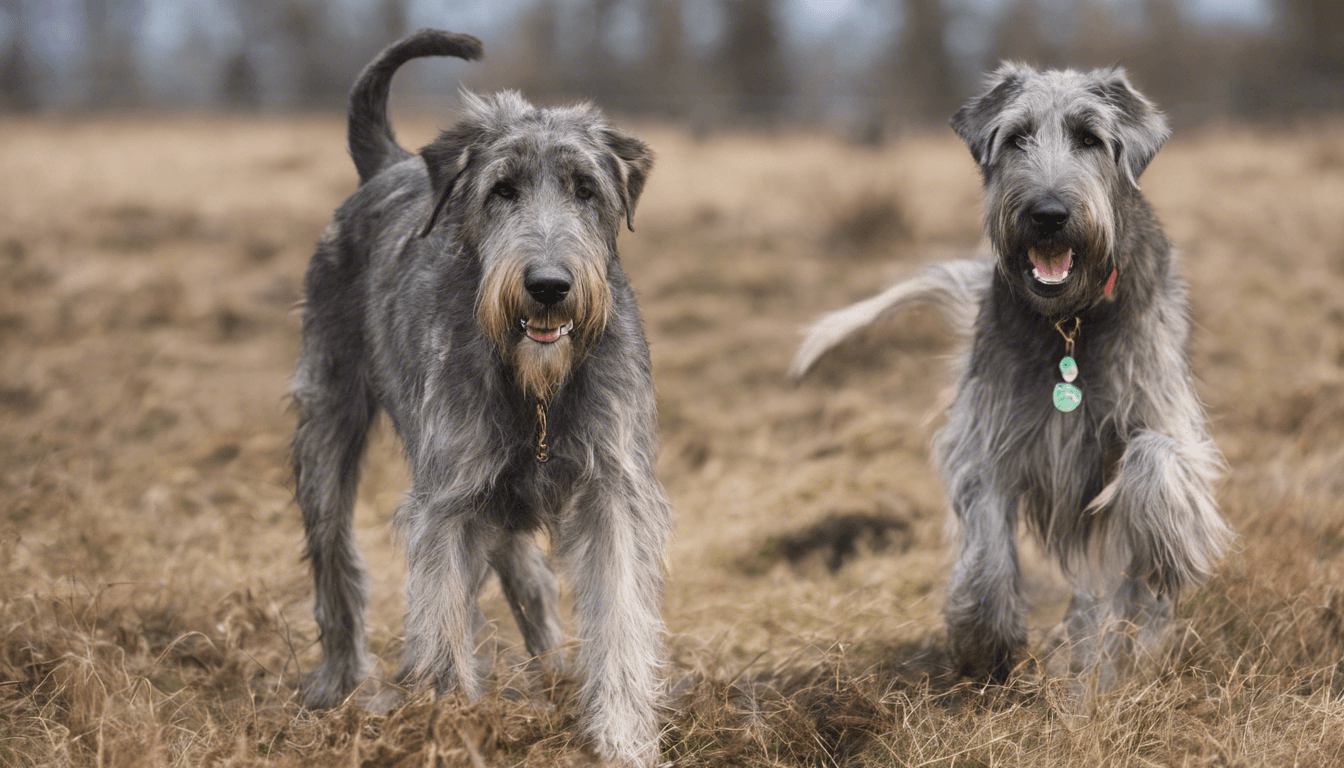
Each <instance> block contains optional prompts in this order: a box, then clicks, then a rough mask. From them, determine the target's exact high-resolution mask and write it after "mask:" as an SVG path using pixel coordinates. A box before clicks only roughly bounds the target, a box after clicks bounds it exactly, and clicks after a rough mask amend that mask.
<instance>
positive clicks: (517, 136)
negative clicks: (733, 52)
mask: <svg viewBox="0 0 1344 768" xmlns="http://www.w3.org/2000/svg"><path fill="white" fill-rule="evenodd" d="M464 99H465V102H466V114H465V117H464V118H463V119H462V121H461V122H459V123H458V124H457V125H456V126H454V127H452V128H450V129H448V130H446V131H444V132H443V133H441V134H440V135H439V137H438V138H437V139H435V141H434V142H433V143H431V144H429V145H428V146H426V147H425V148H424V149H423V150H421V153H420V154H421V156H422V157H423V158H424V161H425V165H426V168H427V169H428V172H429V178H430V184H431V187H432V189H433V193H434V203H433V207H432V208H431V211H430V213H429V216H428V217H427V219H426V221H425V224H424V226H423V229H422V233H423V234H428V233H430V232H431V231H433V230H434V229H435V228H436V227H452V228H454V229H455V234H456V237H457V238H458V239H460V240H461V241H462V242H463V243H464V244H465V245H467V249H466V250H467V251H468V252H469V253H472V254H475V255H476V256H477V257H478V258H479V259H480V260H481V265H480V266H481V281H480V287H479V290H478V294H477V297H476V317H477V320H478V322H479V323H480V326H481V328H482V329H483V330H484V331H485V333H486V335H487V336H489V337H490V338H491V339H492V340H493V341H494V342H495V344H496V345H497V346H498V348H499V349H500V351H501V354H502V356H503V358H504V359H505V360H506V361H508V362H509V363H510V364H511V365H512V366H513V368H514V372H515V376H516V379H517V381H518V384H519V385H520V386H521V387H522V388H523V390H524V391H525V392H526V393H527V394H528V395H530V396H532V397H536V398H538V399H541V400H548V399H549V398H550V397H551V396H552V395H553V394H554V393H555V390H556V389H557V388H558V387H559V386H560V385H561V384H563V383H564V381H565V380H566V379H567V378H568V376H569V375H570V373H571V371H572V370H573V367H574V366H575V365H576V364H577V363H578V362H579V361H580V360H581V359H582V357H583V355H584V354H585V352H586V350H587V349H589V348H591V346H592V345H593V344H594V343H595V342H596V340H597V339H598V338H600V337H601V335H602V333H603V332H604V330H605V329H606V326H607V320H608V316H609V314H610V312H611V303H612V293H611V286H610V284H609V282H608V279H607V272H608V268H609V266H610V265H612V264H613V263H614V261H615V259H616V235H617V232H619V230H620V228H621V226H622V225H623V224H624V225H625V226H628V227H630V228H631V229H633V228H634V213H635V205H636V203H637V202H638V201H639V195H640V192H641V191H642V190H643V188H644V182H645V180H646V179H647V177H648V174H649V170H650V169H651V168H652V166H653V154H652V152H650V151H649V148H648V147H647V146H646V145H645V144H644V143H643V142H641V141H639V140H638V139H635V138H633V137H631V136H628V135H626V134H624V133H621V132H620V131H617V130H616V129H614V128H612V127H610V126H609V125H607V123H606V121H605V120H604V119H603V117H602V115H601V113H600V112H598V111H597V110H596V109H595V108H593V107H590V106H587V105H580V106H575V107H566V108H559V109H536V108H535V107H533V106H532V105H530V104H528V103H527V102H526V101H525V100H524V99H523V98H522V97H521V96H519V95H518V94H517V93H514V92H504V93H500V94H497V95H494V96H490V97H480V96H476V95H474V94H470V93H466V94H464Z"/></svg>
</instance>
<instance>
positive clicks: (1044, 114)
mask: <svg viewBox="0 0 1344 768" xmlns="http://www.w3.org/2000/svg"><path fill="white" fill-rule="evenodd" d="M1019 76H1020V77H1021V78H1022V82H1021V84H1020V85H1021V87H1019V88H1018V89H1017V93H1016V96H1015V97H1014V98H1013V99H1012V100H1011V101H1010V102H1009V103H1008V104H1007V105H1006V106H1005V107H1004V109H1003V112H1002V113H1001V114H1000V122H1001V124H1003V125H1018V124H1030V125H1041V124H1043V123H1045V122H1055V123H1063V122H1067V121H1070V120H1073V119H1078V118H1083V119H1087V120H1088V121H1089V122H1093V123H1095V124H1097V125H1099V126H1105V125H1108V124H1110V123H1112V122H1113V121H1114V120H1116V119H1117V117H1118V110H1117V109H1116V106H1115V105H1114V104H1112V103H1111V102H1110V101H1108V100H1106V99H1105V98H1104V95H1103V94H1104V91H1103V87H1104V85H1105V80H1104V79H1103V78H1102V76H1101V75H1100V74H1099V73H1098V72H1096V71H1093V72H1080V71H1078V70H1076V69H1049V70H1044V71H1037V70H1030V71H1027V72H1023V73H1019Z"/></svg>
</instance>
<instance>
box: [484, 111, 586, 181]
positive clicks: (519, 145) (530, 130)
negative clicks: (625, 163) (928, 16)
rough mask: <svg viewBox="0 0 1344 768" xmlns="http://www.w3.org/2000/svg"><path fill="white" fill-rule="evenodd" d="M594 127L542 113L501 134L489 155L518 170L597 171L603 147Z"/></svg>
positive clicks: (492, 144)
mask: <svg viewBox="0 0 1344 768" xmlns="http://www.w3.org/2000/svg"><path fill="white" fill-rule="evenodd" d="M593 126H594V124H592V123H588V122H581V121H577V120H572V119H564V117H563V116H561V119H555V117H554V116H552V115H547V114H545V113H544V112H539V113H538V115H537V119H535V120H528V121H523V122H519V123H517V124H514V125H512V126H510V127H509V129H508V130H506V131H504V132H502V133H500V134H499V135H498V136H497V137H496V138H495V139H494V140H493V141H492V142H491V143H490V147H489V152H488V154H489V156H491V157H494V158H496V159H497V160H498V161H499V162H501V163H504V164H507V165H509V166H511V167H514V168H517V169H518V170H522V169H525V168H526V169H535V170H541V169H547V168H549V169H554V170H557V171H568V172H573V171H577V170H590V171H595V170H596V169H597V167H598V165H599V163H600V162H601V161H600V155H601V152H602V146H601V144H600V143H599V142H598V140H597V136H596V130H597V129H596V128H595V127H593Z"/></svg>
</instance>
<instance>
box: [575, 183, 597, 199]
mask: <svg viewBox="0 0 1344 768" xmlns="http://www.w3.org/2000/svg"><path fill="white" fill-rule="evenodd" d="M574 196H575V197H577V198H579V199H580V200H591V199H592V197H593V188H592V187H590V186H588V185H587V184H580V185H578V186H577V187H575V188H574Z"/></svg>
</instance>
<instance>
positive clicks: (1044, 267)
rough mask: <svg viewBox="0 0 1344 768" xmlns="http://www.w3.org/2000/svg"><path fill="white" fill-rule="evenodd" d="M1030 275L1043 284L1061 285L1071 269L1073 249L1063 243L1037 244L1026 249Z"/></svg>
mask: <svg viewBox="0 0 1344 768" xmlns="http://www.w3.org/2000/svg"><path fill="white" fill-rule="evenodd" d="M1027 258H1028V259H1030V260H1031V276H1032V277H1034V278H1035V279H1036V282H1038V283H1041V284H1043V285H1063V284H1064V282H1065V281H1066V280H1068V279H1069V271H1070V270H1072V269H1073V249H1072V248H1069V247H1068V246H1064V245H1056V246H1037V247H1034V248H1032V249H1031V250H1029V251H1027Z"/></svg>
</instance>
